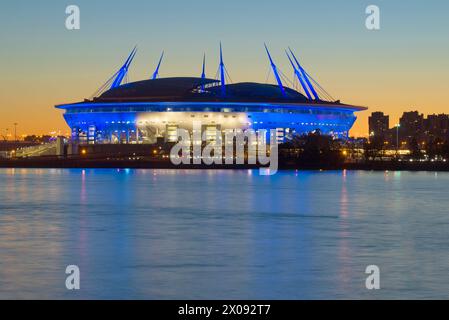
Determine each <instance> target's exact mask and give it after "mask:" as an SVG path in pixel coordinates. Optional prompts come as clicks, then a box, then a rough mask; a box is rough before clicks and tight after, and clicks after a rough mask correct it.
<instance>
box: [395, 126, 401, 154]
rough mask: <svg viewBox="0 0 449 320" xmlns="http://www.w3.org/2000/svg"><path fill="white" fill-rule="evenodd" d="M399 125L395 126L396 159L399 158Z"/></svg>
mask: <svg viewBox="0 0 449 320" xmlns="http://www.w3.org/2000/svg"><path fill="white" fill-rule="evenodd" d="M400 127H401V124H400V123H398V124H396V158H397V157H398V156H399V128H400Z"/></svg>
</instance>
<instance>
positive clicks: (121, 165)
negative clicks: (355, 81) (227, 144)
mask: <svg viewBox="0 0 449 320" xmlns="http://www.w3.org/2000/svg"><path fill="white" fill-rule="evenodd" d="M259 167H261V166H259V165H250V164H244V165H236V164H232V165H225V164H223V165H204V164H201V165H193V164H192V165H179V166H176V165H173V164H172V163H171V162H170V161H169V160H159V159H150V160H100V159H55V158H52V159H47V158H42V159H20V160H17V159H15V160H11V159H2V160H0V168H4V169H7V168H24V169H28V168H30V169H31V168H36V169H194V170H220V169H224V170H239V169H243V170H247V169H258V168H259ZM278 170H354V171H355V170H362V171H431V172H437V171H449V163H447V162H428V161H426V162H416V161H415V162H409V161H402V162H396V161H391V162H389V161H370V162H360V163H343V164H322V163H321V164H311V163H298V164H294V163H282V162H280V163H279V168H278Z"/></svg>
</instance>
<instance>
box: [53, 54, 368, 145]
mask: <svg viewBox="0 0 449 320" xmlns="http://www.w3.org/2000/svg"><path fill="white" fill-rule="evenodd" d="M265 49H266V53H267V56H268V61H269V63H270V68H271V71H272V72H273V75H274V78H275V80H276V83H277V84H274V85H273V84H267V83H265V84H263V83H252V82H244V83H229V81H228V80H229V77H228V73H227V70H226V67H225V64H224V62H223V52H222V48H221V45H220V60H219V67H218V71H217V79H209V78H207V77H206V75H205V59H204V58H203V69H202V74H201V76H200V77H172V78H160V77H159V69H160V67H161V63H162V59H163V56H164V54H162V56H161V58H160V60H159V63H158V65H157V67H156V70H155V72H154V74H153V76H152V77H151V79H147V80H142V81H137V82H131V83H125V82H126V79H127V73H128V69H129V67H130V65H131V63H132V61H133V59H134V57H135V55H136V48H134V49H133V51H132V52H131V54H130V55H129V57H128V58H127V60H126V61H125V63H124V64H123V66H122V67H121V68H120V69H119V70H118V71H117V73H115V74H114V75H113V76H112V77H111V78H110V79H109V80H108V81H107V82H106V83H105V85H103V86H102V87H101V88H100V89H99V90H98V92H97V93H96V94H94V96H93V97H92V98H90V99H86V100H84V101H83V102H77V103H70V104H61V105H57V106H56V108H58V109H63V110H65V113H64V119H65V121H66V122H67V124H68V125H69V127H70V128H71V132H72V137H71V139H72V141H73V142H77V143H80V144H155V143H158V142H176V141H177V139H178V136H177V129H178V128H183V129H188V130H190V131H191V130H193V124H194V123H195V122H196V123H198V122H199V123H201V130H202V131H203V132H206V136H207V137H210V138H211V139H213V138H214V137H216V134H217V131H218V132H224V131H225V130H227V129H234V130H236V129H237V130H238V129H241V130H246V129H253V130H255V131H256V132H257V131H259V130H261V129H266V130H267V131H268V132H269V130H270V129H275V130H276V131H277V140H278V142H283V141H286V140H288V139H291V138H292V137H293V136H294V135H302V134H307V133H309V132H313V131H316V130H319V131H320V132H321V133H322V134H326V135H331V136H334V137H335V138H347V137H348V134H349V130H350V129H351V127H352V125H353V124H354V122H355V120H356V115H355V112H357V111H362V110H366V108H365V107H359V106H352V105H348V104H343V103H341V102H340V101H334V100H333V99H332V98H331V96H330V95H329V94H328V93H327V92H326V91H325V90H324V89H323V88H322V87H321V86H320V85H319V84H318V82H316V81H315V80H314V79H313V78H312V77H311V76H310V75H309V74H308V73H307V72H306V71H305V69H304V68H303V67H302V66H301V64H300V63H299V61H298V59H297V57H296V56H295V54H294V53H293V51H292V50H290V49H289V51H286V54H287V57H288V59H289V61H290V63H291V66H292V71H293V73H294V75H295V80H294V81H290V80H289V79H288V78H287V77H286V76H285V75H284V74H283V73H282V72H281V71H280V70H278V68H277V66H276V64H275V63H274V61H273V59H272V57H271V54H270V52H269V51H268V48H267V47H266V46H265ZM287 82H288V83H290V84H291V87H288V86H286V85H285V83H287Z"/></svg>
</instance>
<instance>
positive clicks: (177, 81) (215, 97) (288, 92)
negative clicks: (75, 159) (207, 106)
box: [94, 77, 313, 103]
mask: <svg viewBox="0 0 449 320" xmlns="http://www.w3.org/2000/svg"><path fill="white" fill-rule="evenodd" d="M219 84H220V81H217V80H212V79H202V78H194V77H176V78H160V79H150V80H143V81H137V82H132V83H128V84H124V85H121V86H119V87H116V88H112V89H109V90H107V91H106V92H104V93H103V94H102V95H100V96H99V97H97V98H94V102H131V101H140V102H170V101H189V102H195V101H198V102H208V101H210V102H281V103H282V102H283V103H295V102H296V103H308V102H313V101H310V100H309V99H307V98H306V97H305V96H304V95H302V94H301V93H299V92H297V91H295V90H293V89H290V88H287V87H285V88H284V90H285V92H282V91H281V90H279V87H278V86H277V85H272V84H262V83H253V82H243V83H236V84H227V85H226V95H225V96H223V95H222V91H221V88H220V85H219ZM202 88H204V90H203V89H202Z"/></svg>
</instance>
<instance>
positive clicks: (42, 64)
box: [0, 0, 449, 136]
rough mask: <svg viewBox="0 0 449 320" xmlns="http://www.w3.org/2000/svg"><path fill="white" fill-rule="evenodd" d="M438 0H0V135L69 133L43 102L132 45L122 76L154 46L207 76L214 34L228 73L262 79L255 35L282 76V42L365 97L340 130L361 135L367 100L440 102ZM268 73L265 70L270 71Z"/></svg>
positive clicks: (447, 71)
mask: <svg viewBox="0 0 449 320" xmlns="http://www.w3.org/2000/svg"><path fill="white" fill-rule="evenodd" d="M71 4H76V5H78V6H79V7H80V10H81V30H74V31H69V30H67V29H66V28H65V19H66V14H65V8H66V6H68V5H71ZM370 4H375V5H378V6H379V7H380V10H381V30H379V31H369V30H367V29H366V28H365V18H366V14H365V8H366V7H367V6H368V5H370ZM448 14H449V2H448V1H447V0H432V1H424V0H412V1H403V0H383V1H382V0H368V1H364V0H341V1H335V0H315V1H302V0H291V1H290V0H276V1H275V0H270V1H267V0H226V1H214V0H191V1H185V0H164V1H162V0H159V1H154V0H129V1H106V0H89V1H87V0H73V1H70V2H67V1H61V0H46V1H24V0H15V1H4V2H2V5H1V10H0V64H1V72H2V76H1V78H0V134H2V135H3V134H5V131H6V128H8V129H9V132H13V127H14V126H13V123H15V122H17V123H18V124H19V125H18V134H19V135H20V134H31V133H40V134H42V133H48V132H50V131H59V130H60V131H61V133H63V134H64V133H66V132H68V127H67V126H66V124H65V122H64V120H63V118H62V111H61V110H56V109H54V105H56V104H61V103H67V102H74V101H81V100H83V99H84V98H88V97H90V96H91V95H92V94H93V93H94V92H95V91H96V90H97V89H98V87H100V86H101V85H102V84H103V83H104V82H105V81H106V80H107V79H108V78H109V77H110V76H111V75H112V74H113V73H114V72H115V71H116V70H117V69H118V68H119V67H120V66H121V64H122V63H123V60H124V59H125V58H126V56H127V55H128V54H129V52H130V51H131V49H132V47H134V45H136V44H137V45H138V47H139V51H138V53H137V56H136V59H135V61H134V64H133V65H132V67H131V70H130V80H131V81H134V80H140V79H145V78H149V77H150V75H151V74H152V72H153V71H154V68H155V65H156V63H157V59H158V57H159V55H160V53H161V51H162V50H165V53H166V55H165V61H164V63H163V65H162V67H161V70H160V76H161V77H170V76H199V75H200V73H201V60H202V55H203V53H204V52H205V53H206V57H207V75H208V77H211V78H213V77H214V76H215V74H216V71H217V68H218V43H219V41H222V42H223V48H224V55H225V63H226V66H227V69H228V71H229V73H230V76H231V78H232V80H233V82H240V81H254V82H265V79H266V75H267V72H268V70H269V64H268V61H267V57H266V54H265V52H264V49H263V43H264V42H266V43H267V44H268V46H269V47H270V49H271V53H272V55H273V58H274V59H275V62H276V63H277V65H278V67H279V68H280V69H281V70H282V71H283V72H284V73H285V74H286V75H288V76H289V77H290V78H292V70H291V67H290V65H289V62H288V60H287V58H286V57H285V54H284V49H285V48H286V47H288V46H290V47H291V48H292V49H294V51H295V52H296V53H297V54H298V55H299V56H300V58H301V60H302V63H303V65H304V67H305V68H306V69H307V71H308V72H309V73H310V74H311V75H312V76H314V78H315V79H317V80H318V81H319V82H320V83H321V85H322V86H323V87H324V88H326V90H327V91H328V92H330V93H331V94H332V96H333V97H334V98H336V99H340V100H341V101H342V102H345V103H349V104H355V105H362V106H367V107H369V109H370V110H369V111H365V112H362V113H359V114H358V116H359V119H358V120H357V122H356V125H355V126H354V128H353V130H352V132H351V134H352V135H356V136H361V135H366V134H367V131H368V129H367V117H368V115H369V113H370V112H371V111H379V110H380V111H384V112H386V113H388V114H390V115H391V125H393V124H394V123H395V122H397V119H398V117H399V116H400V114H402V112H403V111H406V110H419V111H420V112H422V113H424V114H431V113H443V112H445V113H449V103H448V101H449V19H448V18H447V15H448ZM269 81H270V82H274V79H273V77H272V76H271V78H270V79H269Z"/></svg>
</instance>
